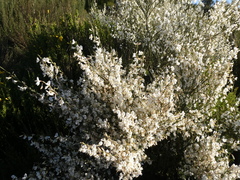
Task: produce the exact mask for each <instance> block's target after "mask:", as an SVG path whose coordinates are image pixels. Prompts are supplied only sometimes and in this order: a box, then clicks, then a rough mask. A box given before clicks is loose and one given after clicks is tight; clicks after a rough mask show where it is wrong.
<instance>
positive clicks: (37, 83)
mask: <svg viewBox="0 0 240 180" xmlns="http://www.w3.org/2000/svg"><path fill="white" fill-rule="evenodd" d="M35 82H36V85H37V86H39V85H40V83H41V81H40V80H39V77H37V79H36V80H35Z"/></svg>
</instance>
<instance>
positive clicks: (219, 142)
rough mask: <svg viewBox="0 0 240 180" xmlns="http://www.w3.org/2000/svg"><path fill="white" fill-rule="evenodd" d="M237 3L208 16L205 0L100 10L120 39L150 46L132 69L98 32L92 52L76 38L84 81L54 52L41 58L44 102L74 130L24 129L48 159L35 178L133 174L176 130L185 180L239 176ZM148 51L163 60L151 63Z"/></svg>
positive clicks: (130, 3)
mask: <svg viewBox="0 0 240 180" xmlns="http://www.w3.org/2000/svg"><path fill="white" fill-rule="evenodd" d="M238 5H239V4H237V1H235V2H234V3H233V4H232V5H226V3H223V2H219V3H217V4H216V5H215V6H214V8H213V9H212V10H211V11H210V12H209V14H204V13H203V10H202V8H201V4H200V5H192V4H191V1H187V0H182V1H179V2H176V1H160V0H159V1H156V0H155V1H152V0H149V1H140V0H123V1H121V2H119V3H118V9H117V10H116V12H114V13H113V15H110V16H109V17H108V16H106V15H105V14H104V13H102V12H98V13H96V12H95V14H94V15H96V17H97V18H99V20H100V21H101V22H102V23H107V25H109V26H110V27H111V28H112V29H113V36H114V37H115V38H117V39H126V40H127V41H129V42H132V43H141V44H142V47H143V51H137V52H136V53H134V54H133V56H132V60H131V61H132V63H130V65H129V67H127V68H124V67H122V59H121V58H119V57H118V56H117V53H116V52H115V51H114V50H112V51H106V50H105V49H104V48H103V47H101V43H100V40H99V38H98V37H97V36H93V37H91V39H93V41H94V42H95V44H96V47H95V53H94V54H93V55H92V56H88V57H86V56H84V55H83V53H82V50H83V47H82V46H79V45H76V43H75V42H73V48H74V49H75V51H76V52H75V55H74V56H75V58H76V59H77V61H78V63H79V66H80V67H81V69H82V70H83V74H82V76H81V77H80V78H79V80H78V81H77V82H74V81H73V80H69V79H67V78H66V77H65V76H64V74H63V73H62V71H61V70H60V68H59V67H58V66H56V64H55V63H54V62H52V61H51V60H50V59H49V58H42V59H38V60H37V62H38V63H39V64H40V67H41V69H42V71H43V75H44V76H47V77H48V78H49V81H47V82H45V81H42V80H40V79H39V78H37V80H36V85H38V86H40V89H41V91H43V92H42V93H41V95H40V96H39V100H40V101H41V102H42V103H44V104H47V105H48V106H49V107H50V109H51V110H52V111H57V112H58V113H59V115H60V117H61V118H64V119H65V120H66V121H65V122H66V126H67V127H68V129H69V133H68V134H65V135H59V134H56V135H55V136H54V137H49V136H42V137H40V139H39V140H35V139H34V137H27V136H24V138H27V139H29V140H30V141H31V142H32V145H34V146H35V147H36V148H38V149H39V151H41V152H42V153H43V156H44V162H43V163H42V164H39V165H36V166H34V167H33V171H32V173H31V174H30V175H28V178H30V179H31V178H38V179H116V178H119V179H133V178H135V177H138V176H140V175H141V174H142V170H143V168H142V163H151V159H149V158H148V157H147V155H146V154H145V150H146V149H148V148H150V147H152V146H154V145H156V144H157V143H158V142H161V141H163V140H165V139H167V138H171V139H173V140H174V139H175V140H177V139H178V138H177V136H181V137H182V139H183V143H182V144H181V146H182V148H184V153H183V157H182V159H183V160H182V161H181V163H180V165H179V169H178V171H179V174H181V176H182V178H186V177H193V178H196V179H236V178H240V167H239V166H237V165H235V164H233V163H232V162H231V161H230V160H231V153H232V152H233V151H234V150H240V141H239V139H238V137H239V135H240V114H239V110H238V106H239V102H240V101H239V99H238V98H236V97H235V96H234V93H233V92H231V91H233V81H234V77H233V75H232V73H231V71H232V66H233V60H232V59H233V58H234V57H236V55H237V52H238V49H237V48H233V46H232V43H231V42H230V41H229V37H230V35H231V33H232V32H233V31H234V30H238V29H239V24H240V22H239V19H238V17H239V15H240V14H239V9H238ZM116 14H117V15H118V16H116ZM111 19H113V20H114V21H111ZM115 21H116V22H117V23H115ZM145 48H146V52H144V51H145ZM149 52H152V53H153V54H154V55H155V57H157V60H158V61H159V63H158V65H157V67H155V68H152V69H149V67H147V66H146V63H147V62H149V61H151V59H148V58H150V56H147V54H148V53H149ZM148 71H151V74H152V81H151V82H146V80H145V79H146V78H145V77H146V76H148V74H147V72H148Z"/></svg>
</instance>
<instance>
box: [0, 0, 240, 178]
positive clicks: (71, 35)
mask: <svg viewBox="0 0 240 180" xmlns="http://www.w3.org/2000/svg"><path fill="white" fill-rule="evenodd" d="M97 2H98V7H99V8H103V6H104V4H107V6H109V7H111V6H113V5H114V0H98V1H97ZM92 3H93V1H92V0H71V1H69V0H8V1H6V0H0V66H1V67H3V68H4V69H6V70H7V71H9V72H14V73H15V74H16V75H17V76H18V77H19V79H20V80H24V81H25V82H27V83H28V85H29V86H31V87H33V88H34V81H33V80H34V79H36V77H37V76H41V72H40V70H39V68H38V65H37V64H36V63H35V61H36V57H37V56H41V57H51V59H52V60H53V61H55V62H56V63H57V64H58V65H59V66H61V68H62V69H63V71H64V72H65V74H66V75H67V76H68V77H69V78H71V79H76V78H77V77H78V75H79V73H81V71H80V69H78V66H77V64H76V63H75V61H74V60H73V59H71V58H70V57H71V54H72V51H71V42H72V39H75V40H76V41H77V42H78V43H79V44H81V45H83V47H84V53H85V55H89V54H91V52H92V47H93V44H92V42H91V41H89V35H90V34H91V32H90V31H89V29H90V27H91V25H93V26H94V27H96V28H97V29H98V31H99V35H100V37H101V41H102V43H103V44H104V45H105V47H106V48H110V47H114V48H115V49H117V51H118V52H119V54H120V56H123V59H127V57H128V56H130V55H131V53H132V52H128V51H127V50H128V49H132V48H128V47H129V46H132V45H131V44H129V43H127V42H116V41H114V39H112V38H111V37H110V36H109V34H110V32H109V29H107V28H106V27H102V26H101V25H100V24H98V22H96V21H94V19H92V18H91V16H90V15H89V14H88V11H89V10H90V7H91V5H92ZM233 39H235V40H237V41H236V43H237V46H240V33H239V32H236V33H235V35H234V37H233ZM119 44H122V46H121V47H122V48H119V46H118V45H119ZM123 52H124V53H123ZM124 57H125V58H124ZM125 64H127V62H125ZM234 73H235V75H236V76H238V77H240V56H238V60H236V64H235V67H234ZM7 76H8V74H7V73H6V72H5V71H4V70H3V69H2V70H0V179H2V180H4V179H10V177H11V175H12V174H14V175H16V176H23V174H24V173H25V172H28V171H29V170H31V167H32V165H33V163H37V162H38V161H40V158H39V154H38V152H37V151H36V150H35V149H34V148H32V147H30V145H29V143H28V142H27V141H24V140H22V138H21V137H20V136H21V135H23V134H26V135H31V134H39V135H40V134H47V135H54V134H55V133H56V132H58V133H68V132H67V131H66V129H65V128H64V127H63V125H62V124H63V123H62V122H61V119H59V118H58V117H57V115H55V114H54V113H49V112H48V109H46V108H45V107H44V106H43V105H42V104H41V103H39V102H38V101H37V100H35V99H33V98H32V97H30V96H29V94H28V93H27V92H20V91H19V90H17V88H16V85H14V84H13V83H12V82H9V81H7V80H6V79H5V78H6V77H7ZM238 84H240V81H237V82H236V86H239V85H238ZM163 143H166V144H168V143H171V142H170V141H168V140H166V142H163ZM159 147H160V146H158V147H155V149H156V150H157V151H163V152H165V151H166V150H164V149H159ZM156 150H154V148H153V149H150V150H149V154H151V155H152V156H154V152H155V151H156ZM180 152H181V151H180ZM147 153H148V152H147ZM168 154H170V153H168ZM156 156H157V155H156ZM169 158H170V160H171V161H174V162H175V161H179V160H176V159H173V157H172V156H171V155H170V157H169ZM153 164H154V166H155V168H154V169H152V167H146V169H145V173H146V174H150V175H151V176H152V177H156V176H158V177H164V176H165V175H166V174H169V173H170V172H167V168H166V169H165V170H164V171H166V172H160V171H159V169H162V167H167V166H165V165H166V164H157V161H156V162H153ZM170 165H171V164H170ZM153 171H154V172H155V173H154V172H153ZM171 177H172V178H174V172H173V173H172V175H171ZM142 178H144V176H143V177H142Z"/></svg>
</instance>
